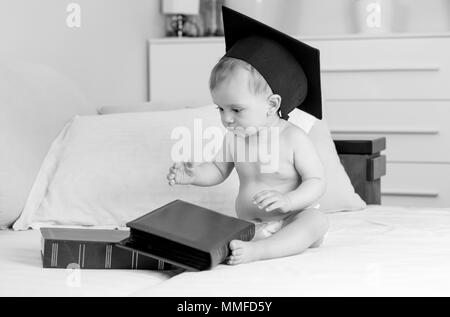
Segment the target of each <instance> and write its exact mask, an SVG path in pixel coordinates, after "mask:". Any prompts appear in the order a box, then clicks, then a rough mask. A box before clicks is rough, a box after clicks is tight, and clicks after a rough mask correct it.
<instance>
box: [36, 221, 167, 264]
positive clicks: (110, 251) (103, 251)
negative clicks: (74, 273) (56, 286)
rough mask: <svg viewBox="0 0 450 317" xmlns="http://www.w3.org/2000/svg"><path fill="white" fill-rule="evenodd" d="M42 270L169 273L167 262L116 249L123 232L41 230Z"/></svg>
mask: <svg viewBox="0 0 450 317" xmlns="http://www.w3.org/2000/svg"><path fill="white" fill-rule="evenodd" d="M41 234H42V240H41V241H42V245H41V255H42V265H43V267H44V268H80V269H130V270H132V269H135V270H144V269H145V270H169V269H173V267H172V266H171V265H170V264H169V263H164V262H163V261H161V260H158V259H155V258H150V257H148V256H145V255H142V254H139V253H138V252H136V251H130V250H125V249H123V248H118V247H117V246H116V244H117V243H118V242H119V241H121V240H123V239H126V238H127V237H129V235H130V233H129V232H128V231H123V230H97V229H69V228H41Z"/></svg>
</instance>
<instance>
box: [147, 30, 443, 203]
mask: <svg viewBox="0 0 450 317" xmlns="http://www.w3.org/2000/svg"><path fill="white" fill-rule="evenodd" d="M302 41H304V42H305V43H307V44H310V45H312V46H314V47H316V48H318V49H319V50H320V52H321V71H322V96H323V100H324V116H325V118H326V119H327V121H328V122H329V125H330V128H331V130H332V133H333V135H336V136H337V135H339V137H341V136H346V135H362V136H367V135H370V136H385V137H386V139H387V142H386V143H387V145H386V147H387V149H386V151H385V152H384V153H383V154H385V155H386V156H387V175H386V176H384V177H383V178H382V185H381V191H382V203H383V204H385V205H403V206H434V207H450V34H427V35H420V34H408V35H386V36H376V37H375V36H370V37H362V36H357V35H352V36H350V35H349V36H340V37H314V38H312V37H303V38H302ZM223 54H224V41H223V38H197V39H171V38H166V39H154V40H150V41H149V100H151V101H164V102H167V101H170V102H186V103H187V104H189V103H197V104H207V103H211V98H210V96H209V90H208V78H209V72H210V70H211V68H212V66H213V65H214V64H215V63H216V62H217V60H218V59H219V58H220V57H221V56H222V55H223Z"/></svg>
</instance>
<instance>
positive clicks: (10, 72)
mask: <svg viewBox="0 0 450 317" xmlns="http://www.w3.org/2000/svg"><path fill="white" fill-rule="evenodd" d="M89 113H94V111H93V109H92V108H91V107H90V105H89V104H88V102H87V101H86V99H85V98H84V96H83V95H82V94H81V93H80V91H79V90H78V89H77V88H76V86H75V85H74V83H73V82H71V81H70V80H69V79H68V78H67V77H65V76H64V75H62V74H61V73H59V72H57V71H56V70H54V69H52V68H50V67H48V66H45V65H39V64H33V63H28V62H23V61H18V60H9V59H8V60H1V61H0V152H1V155H0V228H5V227H7V226H8V225H10V224H12V223H13V221H14V220H16V219H17V218H18V217H19V215H20V213H21V212H22V209H23V207H24V205H25V201H26V199H27V196H28V194H29V192H30V189H31V187H32V185H33V182H34V179H35V177H36V175H37V173H38V170H39V167H40V166H41V164H42V161H43V159H44V157H45V155H46V153H47V151H48V149H49V147H50V144H51V142H52V141H53V140H54V139H55V137H56V136H57V135H58V133H59V131H60V130H61V129H62V127H63V126H64V124H66V122H67V121H68V120H70V119H71V118H72V117H73V116H74V115H75V114H89Z"/></svg>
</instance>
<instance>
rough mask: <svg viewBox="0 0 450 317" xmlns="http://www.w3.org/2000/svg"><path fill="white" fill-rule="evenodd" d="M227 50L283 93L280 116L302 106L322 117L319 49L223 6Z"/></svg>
mask: <svg viewBox="0 0 450 317" xmlns="http://www.w3.org/2000/svg"><path fill="white" fill-rule="evenodd" d="M222 15H223V24H224V32H225V46H226V54H225V55H224V57H233V58H237V59H240V60H243V61H245V62H247V63H249V64H250V65H252V66H253V67H254V68H255V69H256V70H257V71H258V72H259V73H260V74H261V75H262V76H263V77H264V79H265V80H266V81H267V83H268V84H269V86H270V88H271V89H272V91H273V93H274V94H278V95H280V96H281V106H280V111H281V117H282V118H283V119H286V120H287V119H288V118H289V116H288V114H289V113H290V112H291V111H292V110H294V109H295V108H299V109H301V110H303V111H305V112H308V113H309V114H311V115H313V116H315V117H316V118H318V119H322V98H321V89H320V61H319V55H320V52H319V50H318V49H316V48H314V47H311V46H309V45H306V44H305V43H302V42H300V41H299V40H297V39H295V38H293V37H291V36H289V35H287V34H284V33H282V32H280V31H278V30H276V29H274V28H271V27H269V26H267V25H265V24H263V23H261V22H259V21H257V20H254V19H252V18H250V17H248V16H246V15H244V14H241V13H239V12H237V11H234V10H232V9H230V8H228V7H225V6H222Z"/></svg>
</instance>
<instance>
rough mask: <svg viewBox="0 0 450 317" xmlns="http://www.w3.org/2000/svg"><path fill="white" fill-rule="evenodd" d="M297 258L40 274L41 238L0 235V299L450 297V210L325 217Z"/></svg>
mask: <svg viewBox="0 0 450 317" xmlns="http://www.w3.org/2000/svg"><path fill="white" fill-rule="evenodd" d="M329 217H330V223H331V227H330V230H329V232H328V235H327V237H326V240H325V241H324V244H323V245H322V246H321V247H320V248H317V249H309V250H307V251H305V252H304V253H303V254H300V255H297V256H292V257H287V258H281V259H274V260H268V261H260V262H255V263H250V264H244V265H238V266H227V265H219V266H218V267H216V268H215V269H213V270H210V271H204V272H198V273H181V274H179V275H176V276H174V277H172V278H170V279H169V275H167V274H164V273H160V272H152V271H128V270H126V271H122V270H82V271H80V274H81V275H80V283H79V284H80V287H73V286H74V284H76V283H74V281H75V282H76V279H75V280H74V279H73V276H71V274H73V272H71V271H67V270H59V269H42V267H41V265H42V264H41V258H40V253H39V252H40V251H39V250H40V233H39V231H33V230H30V231H24V232H13V231H0V296H5V295H8V296H15V295H27V296H28V295H31V296H34V295H38V296H78V295H85V296H97V295H102V296H220V297H222V296H397V295H398V296H450V209H424V208H420V209H419V208H400V207H381V206H369V207H368V208H367V209H365V210H363V211H357V212H340V213H334V214H330V215H329Z"/></svg>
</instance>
